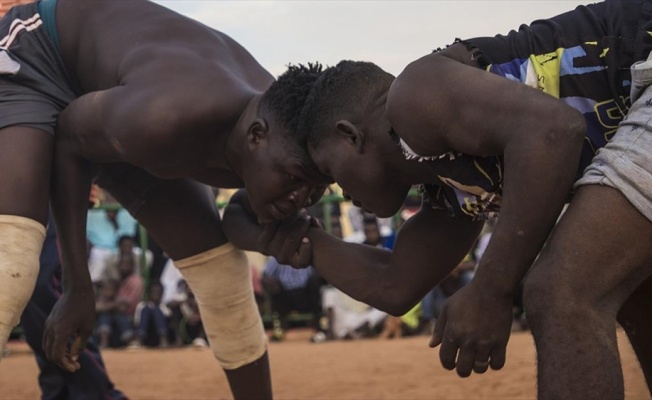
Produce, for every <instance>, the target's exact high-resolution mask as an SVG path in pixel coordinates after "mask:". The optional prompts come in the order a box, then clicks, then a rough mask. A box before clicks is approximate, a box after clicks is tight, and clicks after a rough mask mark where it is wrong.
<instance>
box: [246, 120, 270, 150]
mask: <svg viewBox="0 0 652 400" xmlns="http://www.w3.org/2000/svg"><path fill="white" fill-rule="evenodd" d="M268 134H269V125H268V124H267V121H266V120H265V119H263V118H256V119H255V120H254V121H253V122H252V123H251V125H250V126H249V131H247V144H248V145H249V148H252V147H255V146H258V145H260V144H261V143H262V142H265V141H266V140H267V138H268Z"/></svg>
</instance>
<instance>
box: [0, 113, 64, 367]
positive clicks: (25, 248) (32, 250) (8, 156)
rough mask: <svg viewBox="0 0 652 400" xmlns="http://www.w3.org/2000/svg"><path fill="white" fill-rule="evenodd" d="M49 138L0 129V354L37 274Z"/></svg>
mask: <svg viewBox="0 0 652 400" xmlns="http://www.w3.org/2000/svg"><path fill="white" fill-rule="evenodd" d="M53 142H54V141H53V138H52V136H51V135H49V134H48V133H47V132H44V131H41V130H38V129H34V128H26V127H19V126H13V127H8V128H4V129H0V171H2V173H0V188H2V190H0V216H2V222H0V232H1V234H0V244H1V245H0V357H1V355H2V351H3V349H4V346H5V344H6V342H7V340H8V339H9V335H10V333H11V331H12V329H13V328H14V326H15V325H16V324H17V323H18V320H19V318H20V315H21V314H22V313H23V310H24V309H25V306H26V305H27V302H28V301H29V299H30V297H31V296H32V292H33V291H34V286H35V284H36V279H37V276H38V269H39V255H40V253H41V248H42V246H43V241H44V238H45V225H46V223H47V215H48V200H49V191H50V168H51V164H52V148H53Z"/></svg>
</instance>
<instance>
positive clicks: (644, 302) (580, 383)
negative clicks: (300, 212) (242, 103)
mask: <svg viewBox="0 0 652 400" xmlns="http://www.w3.org/2000/svg"><path fill="white" fill-rule="evenodd" d="M324 80H326V78H325V79H324ZM451 82H465V84H464V85H455V84H452V83H451ZM376 85H377V87H378V90H377V92H373V96H372V95H371V94H370V95H368V96H369V100H368V104H367V106H366V108H365V109H364V110H363V111H361V112H359V113H358V114H355V113H354V112H353V111H351V110H347V112H349V113H350V114H352V115H347V114H345V113H341V114H337V115H334V116H333V117H332V120H329V124H330V125H329V126H328V127H327V128H323V129H324V130H327V131H324V130H320V131H318V132H314V133H316V134H320V135H328V136H329V137H330V138H331V139H330V140H329V141H322V142H320V143H319V144H318V145H317V146H316V147H310V148H309V149H308V150H309V152H310V154H311V157H312V159H313V161H314V162H315V163H316V164H317V166H318V167H319V169H320V171H321V172H322V173H324V174H325V175H328V176H331V177H332V178H333V180H335V181H336V182H337V183H338V184H339V185H340V186H341V187H342V188H343V190H344V191H346V192H347V193H348V194H349V195H350V196H351V197H352V199H353V200H354V201H356V202H358V203H359V204H361V205H362V206H363V207H364V208H365V209H368V210H370V211H372V212H374V213H376V214H377V215H379V216H382V217H388V216H391V215H393V214H394V213H396V212H397V211H398V210H399V208H400V206H401V205H402V202H403V200H404V199H405V196H406V195H407V193H408V191H409V189H410V187H411V186H412V185H415V184H419V183H429V184H433V185H437V184H439V185H440V184H441V183H438V181H437V175H438V173H439V172H440V170H439V168H441V167H442V165H441V164H443V163H442V162H441V161H438V160H433V161H428V162H426V161H424V162H417V161H414V160H407V159H406V158H405V156H404V155H403V154H402V153H401V150H400V149H399V148H398V147H397V146H396V144H395V143H394V142H393V141H391V140H390V139H389V137H388V136H389V135H388V134H387V132H388V131H390V129H391V128H393V129H395V131H396V132H400V136H401V138H402V139H404V140H406V142H409V144H410V147H411V148H412V149H413V150H414V151H415V152H416V153H418V154H423V155H441V154H445V153H447V152H450V151H454V152H460V153H462V154H466V155H473V156H487V155H502V156H503V159H504V175H503V176H504V180H503V190H502V203H501V213H500V218H499V220H498V222H497V224H496V227H495V229H494V231H493V235H492V239H491V242H490V243H489V245H488V247H487V250H486V252H485V254H484V256H483V258H482V260H481V262H480V264H479V266H478V270H477V272H476V275H475V277H474V279H473V281H472V283H470V284H469V285H467V286H465V287H464V288H462V289H461V290H460V291H458V292H457V293H456V294H455V295H454V296H452V297H451V298H450V299H449V300H448V302H447V304H446V306H445V308H444V310H443V313H442V315H441V316H440V318H439V319H438V320H437V327H436V329H435V332H434V335H433V338H432V340H431V342H430V346H431V347H436V346H439V348H440V350H439V358H440V361H441V363H442V365H443V366H444V367H445V368H446V369H450V370H453V369H455V370H456V371H457V373H458V374H459V375H460V376H462V377H467V376H469V375H470V374H471V373H473V372H475V373H485V372H486V371H487V370H488V369H489V368H492V369H500V368H502V367H503V365H504V364H505V360H506V345H507V341H508V339H509V332H510V326H511V322H512V295H513V291H514V290H515V288H516V287H517V285H518V284H519V282H521V280H523V279H524V277H525V275H526V272H528V270H529V275H528V276H527V278H526V279H525V304H526V309H527V313H528V320H529V321H530V323H531V326H532V330H533V333H534V336H535V339H536V341H537V349H538V359H539V368H538V373H539V385H538V390H539V396H540V397H541V398H546V399H558V398H569V399H570V398H578V397H582V398H594V397H608V398H619V396H622V374H621V370H620V364H619V358H618V349H617V346H616V340H615V329H614V327H615V325H616V322H619V323H620V324H621V325H622V326H623V327H624V328H625V330H626V332H627V334H628V336H629V337H630V341H631V343H632V345H633V347H634V350H635V351H636V354H637V356H638V358H639V361H640V362H641V366H642V367H643V370H644V374H645V376H646V379H647V381H648V386H650V382H652V379H651V377H652V372H651V371H652V363H651V362H650V360H651V358H650V355H651V354H652V351H651V348H652V341H650V337H652V323H651V322H650V319H649V317H647V315H648V314H649V313H646V312H645V309H646V307H648V306H649V304H650V293H651V292H650V287H651V283H650V282H651V278H650V273H651V266H652V253H651V251H650V247H649V243H650V240H652V224H651V223H650V221H649V220H648V219H647V218H645V216H643V215H642V214H641V213H640V212H638V211H637V210H636V209H635V208H634V206H633V205H632V204H631V203H630V202H628V201H627V199H626V198H625V197H624V196H623V195H622V193H620V192H619V191H617V190H615V189H613V188H611V187H608V186H602V185H587V186H581V187H579V189H578V190H577V191H576V193H575V194H574V196H573V200H572V202H571V203H570V205H569V208H568V211H567V212H566V213H565V214H564V215H563V217H562V218H561V219H560V221H559V222H558V223H557V218H558V216H559V214H560V211H561V210H562V207H563V205H564V203H565V202H566V201H567V200H568V199H569V192H570V189H571V187H572V183H573V180H574V175H575V172H576V169H577V166H578V164H579V157H580V151H581V146H582V141H583V140H584V135H585V134H586V124H585V121H584V120H583V117H582V115H581V114H580V113H579V112H577V110H575V109H572V108H571V107H569V106H567V105H566V104H564V103H563V102H561V101H559V100H557V99H555V98H554V97H552V96H549V95H547V94H544V93H543V92H540V91H538V90H534V89H532V88H529V87H527V86H525V85H522V84H519V83H516V82H513V81H510V80H507V79H504V78H502V77H499V76H496V75H494V74H491V73H488V72H486V71H484V70H483V69H481V68H479V67H478V65H477V63H476V62H475V61H474V58H473V54H472V52H471V51H469V50H468V49H467V48H466V47H465V46H464V45H462V44H457V45H453V46H451V47H449V48H447V49H446V50H444V51H441V52H438V53H435V54H430V55H427V56H425V57H423V58H421V59H419V60H416V61H415V62H413V63H411V64H410V65H408V66H407V67H406V69H405V70H404V71H403V72H402V73H401V74H400V75H399V76H398V77H396V78H395V79H394V77H392V76H390V75H389V74H387V75H386V76H385V77H384V78H382V79H380V81H379V82H378V83H376ZM364 90H366V89H361V90H360V91H361V92H364ZM496 93H500V101H499V102H498V101H496V95H495V94H496ZM361 96H362V95H361ZM354 108H355V107H353V106H351V109H354ZM532 110H536V111H535V112H533V111H532ZM551 116H554V118H551ZM325 125H326V124H325ZM312 134H313V132H311V135H312ZM244 198H245V197H244V196H239V197H235V199H234V202H233V203H232V204H231V205H229V208H230V210H231V211H232V212H231V214H230V215H229V220H228V221H225V222H227V223H226V226H227V229H226V232H227V233H228V235H229V237H230V238H232V240H233V241H234V243H237V244H238V245H239V246H241V247H243V248H251V249H261V250H264V251H268V252H271V254H273V255H275V256H277V258H279V257H281V258H279V260H282V257H283V256H284V255H287V254H291V252H288V248H292V246H290V245H289V244H288V241H294V243H295V244H296V245H298V244H299V243H303V242H305V240H306V239H308V240H309V242H310V244H311V245H312V265H313V266H314V267H315V268H316V269H317V270H318V272H319V273H320V275H321V276H322V277H324V278H325V279H326V280H327V281H329V282H330V283H331V284H333V285H334V286H336V287H338V288H340V289H341V290H342V291H344V292H345V293H347V294H349V295H350V296H352V297H354V298H356V299H358V300H361V301H364V302H365V303H367V304H369V305H371V306H373V307H376V308H379V309H382V310H384V311H387V312H389V313H391V314H394V315H402V314H403V313H405V312H407V311H408V310H409V309H410V308H411V307H412V306H413V305H414V304H416V303H417V302H418V301H420V300H421V299H422V298H423V296H424V295H425V294H426V293H427V291H428V290H430V289H431V288H432V287H433V286H434V285H436V284H437V283H438V282H440V281H441V280H442V279H444V278H445V277H446V276H447V275H448V274H449V273H450V272H451V271H452V270H453V268H455V266H457V265H458V264H459V263H460V262H461V261H462V259H463V257H464V256H465V255H466V254H467V252H468V251H469V250H470V248H471V246H472V245H473V243H474V241H475V240H476V239H477V237H478V235H479V233H480V230H481V228H482V222H481V221H472V220H470V219H466V218H451V216H450V215H449V214H448V212H447V211H446V210H442V209H433V208H431V206H430V205H429V204H427V203H424V204H423V206H422V208H421V210H420V211H419V212H418V213H417V214H416V215H415V216H413V217H412V218H410V219H409V220H408V221H406V223H405V224H404V225H403V226H402V227H401V229H400V231H399V232H398V235H397V238H396V242H395V246H394V249H393V252H387V251H382V250H379V249H374V248H369V247H368V246H361V245H356V244H352V243H345V242H342V241H340V240H338V239H336V238H334V237H333V236H331V235H328V234H327V233H325V232H323V231H322V230H320V229H315V228H309V229H308V231H307V233H306V234H305V235H297V234H296V233H295V232H294V231H293V230H301V229H305V225H306V224H308V221H306V220H305V219H303V220H302V219H296V220H295V221H284V223H282V224H280V225H276V226H272V227H270V226H266V227H264V228H263V227H260V226H256V223H255V222H256V220H255V218H252V217H251V216H250V215H247V213H246V212H245V209H246V206H242V205H240V204H239V203H238V202H239V200H241V199H244ZM236 216H237V217H236ZM286 222H287V223H286ZM231 226H233V227H236V226H237V227H238V228H239V229H240V233H239V234H234V235H231V231H232V230H231ZM243 226H247V229H248V233H247V234H246V235H245V234H242V233H241V232H242V229H243V228H242V227H243ZM270 231H273V232H270ZM275 234H276V235H278V236H280V237H281V238H279V237H276V236H275ZM254 236H257V237H259V238H260V239H259V240H258V241H254V242H250V241H247V238H251V237H254ZM282 238H285V240H283V239H282ZM260 242H263V243H264V244H263V245H261V244H260ZM544 243H547V245H546V246H545V248H544ZM625 249H626V250H625ZM596 271H599V273H597V272H596ZM596 332H597V333H596ZM578 375H582V378H579V377H578ZM583 379H585V380H583ZM651 387H652V386H651Z"/></svg>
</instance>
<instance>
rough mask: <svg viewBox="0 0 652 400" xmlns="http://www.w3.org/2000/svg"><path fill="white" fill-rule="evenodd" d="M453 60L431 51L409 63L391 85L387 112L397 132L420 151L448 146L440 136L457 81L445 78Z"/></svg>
mask: <svg viewBox="0 0 652 400" xmlns="http://www.w3.org/2000/svg"><path fill="white" fill-rule="evenodd" d="M456 64H457V63H456V62H454V61H452V60H451V59H449V58H446V57H443V56H442V55H439V54H430V55H427V56H425V57H422V58H420V59H418V60H416V61H414V62H412V63H411V64H409V65H408V66H407V67H406V68H405V70H404V71H403V72H401V74H399V75H398V76H397V77H396V79H395V81H394V82H393V83H392V86H391V87H390V90H389V94H388V98H387V115H388V118H389V120H390V122H391V124H392V127H393V128H394V130H395V131H396V132H397V134H398V135H399V136H400V137H401V139H403V140H404V141H405V142H406V143H407V144H408V145H409V146H410V147H411V148H412V149H413V150H415V151H416V152H417V153H419V154H422V155H435V154H443V153H445V152H447V151H449V150H450V149H448V148H447V146H446V144H445V142H444V141H442V140H441V138H442V134H443V133H445V131H446V127H447V126H448V125H449V120H450V118H451V115H452V108H451V107H452V104H451V102H452V101H454V96H455V91H456V90H458V89H459V87H458V85H457V84H456V83H454V82H450V81H449V80H448V78H447V75H448V74H449V71H450V70H451V69H453V68H455V66H456Z"/></svg>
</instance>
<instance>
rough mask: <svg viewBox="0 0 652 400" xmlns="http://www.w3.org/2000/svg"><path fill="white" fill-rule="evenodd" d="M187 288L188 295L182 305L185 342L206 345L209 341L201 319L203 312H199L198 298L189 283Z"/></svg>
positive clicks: (182, 333)
mask: <svg viewBox="0 0 652 400" xmlns="http://www.w3.org/2000/svg"><path fill="white" fill-rule="evenodd" d="M186 288H187V296H186V299H185V300H184V301H183V302H182V303H181V307H180V309H181V316H182V323H181V326H182V332H181V337H183V342H184V343H186V344H192V345H193V346H197V347H206V346H208V341H207V339H206V332H205V331H204V325H203V323H202V320H201V314H199V305H198V304H197V299H196V298H195V295H194V293H192V290H190V288H189V287H188V286H187V285H186Z"/></svg>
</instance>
